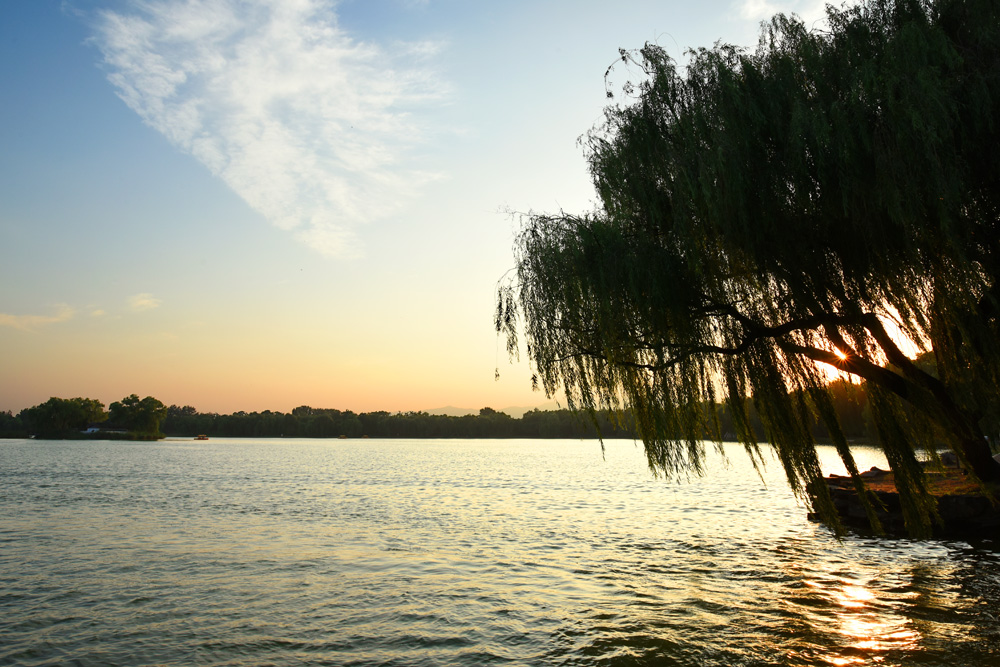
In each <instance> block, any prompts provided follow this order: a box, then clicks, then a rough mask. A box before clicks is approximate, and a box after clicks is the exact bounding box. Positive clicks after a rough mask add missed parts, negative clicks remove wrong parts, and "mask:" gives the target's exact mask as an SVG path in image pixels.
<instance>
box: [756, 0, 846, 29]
mask: <svg viewBox="0 0 1000 667" xmlns="http://www.w3.org/2000/svg"><path fill="white" fill-rule="evenodd" d="M828 4H833V5H834V6H837V7H839V6H840V3H836V2H833V3H831V2H827V0H739V2H737V4H736V8H737V11H738V12H739V15H740V16H741V17H742V18H744V19H746V20H748V21H766V20H768V19H770V18H771V17H772V16H774V15H775V14H778V13H782V14H796V15H798V16H799V18H801V19H802V20H803V22H805V24H806V26H811V25H812V24H813V23H815V22H817V21H820V20H822V19H824V18H826V6H827V5H828ZM844 4H845V5H853V4H855V0H848V1H846V2H845V3H844Z"/></svg>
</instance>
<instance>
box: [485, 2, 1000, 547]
mask: <svg viewBox="0 0 1000 667" xmlns="http://www.w3.org/2000/svg"><path fill="white" fill-rule="evenodd" d="M998 8H1000V5H998V3H997V2H995V0H934V1H921V0H866V1H864V2H862V3H861V4H859V5H857V6H854V7H850V8H844V9H839V10H838V9H834V8H832V7H831V8H828V10H827V20H826V22H825V24H823V25H821V26H820V27H818V28H815V29H813V30H809V29H807V28H806V26H805V25H804V24H803V23H802V22H801V21H800V20H799V19H797V18H795V17H794V16H793V17H788V16H783V15H778V16H775V17H774V18H773V19H772V20H771V21H770V22H769V23H768V24H766V25H765V26H764V28H763V30H762V34H761V38H760V42H759V45H758V47H757V48H756V50H753V51H749V50H742V49H739V48H736V47H732V46H728V45H716V46H715V47H714V48H712V49H704V48H703V49H698V50H695V51H691V52H689V53H688V57H689V62H688V64H687V65H686V67H680V66H678V64H677V63H675V62H674V61H673V60H672V59H671V58H670V57H669V56H668V55H667V53H666V52H665V51H664V50H663V49H662V48H660V47H658V46H656V45H653V44H647V45H646V46H645V47H644V48H642V49H640V50H638V51H635V52H630V51H622V52H621V61H620V62H619V63H618V64H617V65H615V66H613V69H612V70H609V72H611V71H615V72H617V71H620V70H621V69H622V68H625V69H627V70H629V71H630V72H632V73H633V74H636V75H638V77H639V81H637V82H632V83H629V84H627V85H625V86H624V88H623V89H622V91H621V92H620V98H619V101H618V103H612V104H611V105H610V106H609V107H608V108H607V110H606V112H605V120H604V122H603V124H602V125H600V126H598V127H597V128H595V129H593V130H592V131H591V132H590V133H589V134H588V135H587V136H586V137H585V139H584V146H585V149H586V155H587V159H588V162H589V166H590V171H591V174H592V177H593V181H594V184H595V186H596V189H597V193H598V196H599V203H598V205H597V206H596V208H595V210H593V211H591V212H588V213H585V214H580V215H574V214H568V213H564V212H560V213H558V214H551V215H550V214H528V215H526V216H525V218H524V227H523V229H522V231H521V232H520V234H519V237H518V240H517V244H516V247H515V255H516V268H515V271H514V272H513V273H512V278H511V279H510V280H509V281H507V282H504V283H502V284H501V286H500V292H499V298H498V304H497V305H498V308H497V320H496V325H497V329H498V331H499V332H501V333H503V334H505V335H506V337H507V341H508V348H509V349H510V350H511V351H512V353H514V352H516V351H517V350H518V348H519V345H520V337H521V336H522V335H523V336H524V337H525V338H526V348H527V353H528V355H529V357H530V359H531V362H532V364H533V366H534V368H535V370H536V377H537V380H538V381H539V382H540V383H541V385H542V387H543V388H544V389H545V391H546V393H548V394H553V393H555V392H556V391H557V390H558V389H559V388H560V387H562V389H563V390H564V391H565V393H566V397H567V400H568V401H569V403H570V405H571V406H576V407H580V408H584V409H588V410H596V409H601V408H607V407H611V408H616V409H627V410H629V411H631V412H632V413H633V414H634V417H635V421H636V425H637V428H638V430H639V433H640V435H641V437H642V439H643V441H644V444H645V449H646V453H647V456H648V459H649V463H650V465H651V466H652V467H653V468H654V470H657V471H659V472H662V473H665V474H667V475H674V474H677V473H679V472H681V471H687V470H690V469H694V470H695V471H700V470H701V466H702V461H703V456H704V449H703V447H704V446H703V444H702V443H703V441H704V439H705V438H708V439H711V440H716V441H719V440H721V437H722V433H721V432H720V428H719V421H718V417H717V415H718V408H719V407H720V406H725V408H726V409H727V410H728V411H729V413H730V414H731V415H732V418H733V420H734V424H735V431H736V433H735V435H736V437H737V439H738V440H739V441H741V442H742V443H743V444H744V445H745V447H746V449H747V451H748V452H749V454H750V456H751V457H752V458H753V460H754V461H755V462H759V461H760V460H761V450H760V448H759V443H758V439H757V436H756V434H755V432H754V429H753V428H751V425H750V419H749V414H750V407H751V406H753V407H754V408H755V409H756V412H757V414H758V415H759V417H760V419H761V422H762V424H763V431H764V439H765V440H766V441H767V442H769V443H770V444H772V445H773V446H774V450H775V452H776V453H777V456H778V458H779V459H780V461H781V464H782V465H783V466H784V469H785V472H786V474H787V477H788V480H789V483H790V484H791V486H792V488H793V489H794V490H795V491H796V492H797V493H799V494H800V495H801V496H803V497H805V498H807V499H808V500H809V502H811V503H812V504H813V507H814V509H815V510H816V511H817V512H818V513H820V515H821V516H824V517H825V518H826V519H827V520H828V521H831V522H832V523H836V517H835V516H834V512H833V508H832V504H831V503H830V499H829V496H828V494H827V489H826V486H825V485H823V484H816V483H814V482H815V481H816V480H818V479H819V478H820V476H821V472H820V468H819V462H818V459H817V455H816V451H815V446H814V444H815V441H814V439H813V436H812V435H811V433H810V428H811V426H812V425H813V424H814V423H815V422H816V421H817V420H818V421H820V422H822V423H823V424H824V425H825V427H826V428H827V430H828V431H829V435H830V438H831V439H832V440H833V442H834V443H835V444H836V445H837V448H838V451H839V453H840V455H841V457H842V458H843V460H844V463H845V465H846V466H847V469H848V470H849V471H850V473H851V474H852V476H854V477H855V481H856V488H857V489H858V491H859V492H860V493H861V495H862V497H865V494H864V493H863V491H862V487H861V484H860V480H859V479H858V478H857V469H856V466H855V464H854V461H853V458H852V456H851V452H850V449H849V447H848V445H847V442H846V439H845V438H844V436H843V433H842V429H841V426H840V423H839V420H838V418H837V415H836V411H835V410H834V409H833V405H832V401H831V396H830V392H829V390H828V388H827V384H828V383H829V374H828V373H827V372H825V371H824V370H823V368H822V367H823V366H826V367H834V368H836V369H839V370H840V371H842V372H844V373H846V374H849V375H851V376H853V377H854V378H855V380H857V381H863V382H865V384H866V387H867V389H866V391H867V394H868V399H869V404H870V407H871V411H872V420H873V422H874V425H875V429H876V432H877V436H878V440H879V442H880V444H881V447H882V449H883V450H884V452H885V454H886V458H887V460H888V462H889V465H890V466H891V467H892V469H893V471H894V473H895V478H896V482H897V486H898V487H899V490H900V494H901V500H902V501H903V507H904V515H905V519H906V522H907V525H908V527H909V528H910V530H911V531H912V532H914V533H922V532H926V531H927V530H928V528H929V526H930V522H931V521H932V520H933V518H934V515H935V508H934V501H933V499H932V498H930V496H929V495H928V494H927V492H926V488H925V486H924V477H923V474H922V469H921V467H920V465H919V463H918V460H917V456H916V454H917V451H919V450H921V449H924V450H926V451H928V452H930V455H931V456H934V454H933V452H934V447H935V445H936V443H938V442H946V443H948V444H949V445H950V446H951V447H952V448H953V449H954V451H955V452H956V453H957V454H958V456H959V458H960V459H961V461H962V462H963V463H964V464H965V466H966V467H967V468H968V469H970V470H971V471H973V473H974V474H975V475H976V476H978V478H979V479H980V480H981V481H983V482H984V483H985V482H994V481H996V480H998V479H1000V466H998V465H997V464H996V463H995V462H994V461H993V460H992V458H991V456H990V449H989V447H988V445H987V444H986V441H985V439H984V434H983V432H982V428H981V424H982V423H983V419H984V418H985V417H987V416H988V415H989V414H991V413H995V409H996V406H997V405H998V401H997V394H996V388H997V387H998V386H1000V346H997V345H996V341H997V333H998V320H997V314H998V312H1000V311H998V307H1000V285H998V277H1000V247H998V244H1000V225H998V223H1000V219H998V215H1000V155H998V153H997V151H996V150H995V147H996V145H997V139H998V128H997V125H996V124H997V122H1000V16H998ZM609 95H611V94H610V93H609ZM612 96H613V95H612ZM903 339H907V340H908V341H909V342H910V343H912V344H913V345H915V346H916V347H917V348H918V349H919V350H921V351H925V352H927V351H931V352H932V354H933V357H934V361H935V362H936V363H935V364H934V365H935V367H936V371H935V372H929V371H928V370H927V369H926V368H922V367H920V366H918V365H917V364H915V363H914V362H913V361H912V360H911V359H910V358H909V357H908V356H907V355H906V354H904V349H903V343H902V342H901V341H902V340H903ZM984 488H985V487H984ZM869 516H870V518H871V519H872V520H873V521H874V520H875V519H874V514H873V513H871V512H870V514H869Z"/></svg>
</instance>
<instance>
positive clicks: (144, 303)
mask: <svg viewBox="0 0 1000 667" xmlns="http://www.w3.org/2000/svg"><path fill="white" fill-rule="evenodd" d="M161 303H162V301H160V300H159V299H157V298H156V297H154V296H153V295H152V294H150V293H149V292H142V293H140V294H136V295H134V296H130V297H129V298H128V307H129V308H131V309H132V310H134V311H136V312H142V311H144V310H153V309H154V308H159V307H160V304H161Z"/></svg>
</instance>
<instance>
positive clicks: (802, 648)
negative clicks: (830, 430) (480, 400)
mask: <svg viewBox="0 0 1000 667" xmlns="http://www.w3.org/2000/svg"><path fill="white" fill-rule="evenodd" d="M729 453H730V456H729V459H730V460H729V464H728V465H726V463H725V462H724V461H723V460H722V459H721V458H720V457H715V458H714V459H713V461H712V465H711V466H710V468H711V469H710V470H709V474H708V475H707V476H706V477H704V478H696V479H692V480H690V481H688V482H681V483H671V482H665V481H664V480H662V479H655V478H653V476H652V475H651V474H650V472H649V470H648V468H647V467H646V463H645V459H644V457H643V455H642V450H641V447H639V446H636V445H635V444H634V443H632V442H631V441H627V442H626V441H610V442H607V443H606V453H605V455H604V456H603V457H602V454H601V449H600V445H599V443H597V442H595V441H565V440H562V441H547V440H543V441H531V440H485V441H484V440H472V441H460V440H332V441H331V440H277V439H274V440H236V439H233V440H222V439H215V440H212V441H209V442H193V441H161V442H158V443H128V442H47V441H19V440H7V441H3V440H0V476H2V477H0V665H26V666H28V665H30V666H40V665H220V666H221V665H227V666H249V665H427V666H430V665H434V666H437V665H484V664H494V665H668V666H669V665H690V666H692V667H693V666H698V667H701V666H704V665H744V666H751V665H834V666H840V665H882V666H888V665H907V666H910V665H1000V541H994V542H991V541H982V542H979V543H976V544H969V543H965V542H915V541H910V540H902V539H876V538H865V537H860V536H851V537H847V538H845V539H844V540H843V541H838V540H837V539H836V538H834V537H833V536H831V535H830V533H829V532H828V531H827V530H826V529H825V528H824V527H823V526H822V525H817V524H814V523H811V522H809V521H808V520H807V519H806V511H805V509H804V508H803V507H801V506H800V505H799V504H797V503H796V501H795V499H794V498H793V497H792V495H791V494H790V492H789V491H788V490H787V488H786V486H785V484H784V482H783V478H782V473H781V471H780V466H779V465H778V464H777V462H774V463H772V464H770V465H769V466H768V469H767V470H766V471H765V473H764V480H763V481H762V480H761V478H760V477H758V476H757V475H756V474H755V473H754V472H753V471H752V469H751V468H750V467H749V465H748V464H747V462H746V459H745V457H744V455H743V454H742V452H741V450H739V449H738V448H737V447H735V446H734V447H733V448H732V449H731V450H730V452H729ZM821 453H822V455H823V457H824V460H827V459H829V460H830V461H832V460H833V458H834V456H833V454H832V451H827V450H823V451H822V452H821ZM859 455H860V456H861V458H862V461H861V462H860V464H861V465H862V466H864V467H867V466H868V465H871V464H872V462H873V461H874V462H876V463H877V462H878V456H877V455H876V454H875V453H872V452H864V451H862V452H860V453H859ZM830 465H831V470H832V469H833V468H834V467H836V466H835V464H833V463H831V464H830Z"/></svg>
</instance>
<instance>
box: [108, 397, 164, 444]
mask: <svg viewBox="0 0 1000 667" xmlns="http://www.w3.org/2000/svg"><path fill="white" fill-rule="evenodd" d="M108 412H109V415H110V416H109V421H110V422H111V423H112V424H114V425H116V426H119V427H121V428H124V429H127V430H128V431H129V432H130V433H134V434H137V435H143V436H147V437H156V438H159V437H163V434H162V433H160V424H161V423H162V422H163V420H164V419H166V418H167V406H165V405H164V404H163V403H161V402H160V401H159V400H158V399H156V398H153V397H152V396H147V397H146V398H143V399H140V398H139V396H138V394H130V395H129V396H126V397H125V398H123V399H122V400H120V401H115V402H114V403H112V404H111V405H109V406H108Z"/></svg>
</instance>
